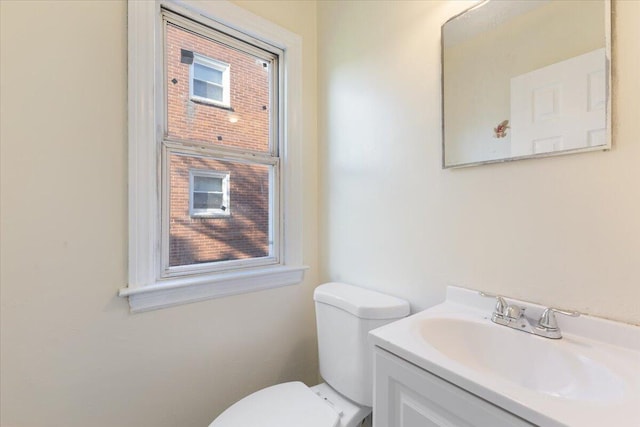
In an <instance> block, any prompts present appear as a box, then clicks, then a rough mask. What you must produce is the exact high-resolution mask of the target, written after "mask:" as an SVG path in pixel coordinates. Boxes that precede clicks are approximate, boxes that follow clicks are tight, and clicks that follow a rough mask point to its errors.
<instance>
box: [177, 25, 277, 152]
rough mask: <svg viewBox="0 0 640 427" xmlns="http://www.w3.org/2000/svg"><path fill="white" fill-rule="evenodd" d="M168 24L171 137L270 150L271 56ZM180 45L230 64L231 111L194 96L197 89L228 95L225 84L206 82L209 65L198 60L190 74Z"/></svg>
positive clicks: (211, 96) (215, 97)
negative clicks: (262, 56) (232, 45)
mask: <svg viewBox="0 0 640 427" xmlns="http://www.w3.org/2000/svg"><path fill="white" fill-rule="evenodd" d="M166 28H167V30H166V35H165V36H166V43H167V55H166V58H167V63H166V86H167V129H166V132H167V135H168V136H169V137H170V138H172V139H176V140H192V141H198V142H204V143H208V144H211V145H218V146H220V145H222V146H226V147H234V148H240V149H243V150H251V151H258V152H268V151H269V143H270V129H269V123H270V120H271V118H270V115H271V114H272V113H273V111H272V103H271V98H272V96H271V89H270V83H269V82H270V79H271V73H272V70H274V67H273V66H271V65H270V59H269V58H270V54H268V53H265V56H264V58H258V57H256V56H255V55H253V54H248V53H244V52H241V51H239V50H238V49H235V48H231V47H228V46H226V45H224V44H222V43H218V42H215V41H212V40H210V39H208V38H206V37H202V36H199V35H196V34H193V33H191V32H189V31H185V30H183V29H181V28H179V27H176V26H174V25H171V24H169V25H167V27H166ZM180 49H185V50H190V51H192V52H194V53H195V54H198V55H201V56H204V57H206V58H211V59H213V60H217V61H220V62H223V63H225V64H229V92H228V98H229V103H230V105H229V106H230V108H232V109H233V111H229V110H228V109H223V108H219V107H217V106H215V105H211V104H207V103H202V102H194V101H193V100H192V99H191V98H190V96H189V93H190V90H193V93H194V95H196V96H199V97H203V98H209V99H212V100H217V101H222V100H223V99H226V97H225V96H224V92H223V89H222V88H221V86H217V85H216V84H211V83H207V81H210V78H211V75H212V69H211V68H209V67H206V66H203V65H201V64H198V63H194V74H195V75H194V76H193V77H194V78H191V76H190V72H191V65H190V64H183V63H181V62H180ZM196 61H197V60H196ZM265 64H267V65H268V66H265ZM200 73H203V74H200ZM219 77H221V75H219ZM190 80H191V81H190ZM221 83H222V81H221ZM190 85H193V89H191V88H190Z"/></svg>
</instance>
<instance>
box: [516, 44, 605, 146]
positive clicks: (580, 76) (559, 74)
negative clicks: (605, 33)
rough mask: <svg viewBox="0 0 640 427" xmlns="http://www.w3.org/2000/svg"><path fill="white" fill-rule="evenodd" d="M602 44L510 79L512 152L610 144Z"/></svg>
mask: <svg viewBox="0 0 640 427" xmlns="http://www.w3.org/2000/svg"><path fill="white" fill-rule="evenodd" d="M605 66H606V57H605V50H604V49H597V50H594V51H592V52H589V53H586V54H584V55H580V56H576V57H574V58H571V59H568V60H565V61H562V62H558V63H556V64H553V65H549V66H547V67H544V68H540V69H537V70H534V71H531V72H529V73H525V74H522V75H519V76H516V77H513V78H512V79H511V129H512V135H511V156H513V157H517V156H527V155H531V154H540V153H548V152H554V151H562V150H572V149H577V148H586V147H593V146H598V145H603V144H606V132H605V131H606V74H605Z"/></svg>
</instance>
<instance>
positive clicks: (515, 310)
mask: <svg viewBox="0 0 640 427" xmlns="http://www.w3.org/2000/svg"><path fill="white" fill-rule="evenodd" d="M526 309H527V308H526V307H520V306H519V305H513V304H512V305H509V306H507V309H506V311H505V313H504V315H505V317H507V318H509V319H515V320H518V319H520V318H521V317H522V316H524V311H525V310H526Z"/></svg>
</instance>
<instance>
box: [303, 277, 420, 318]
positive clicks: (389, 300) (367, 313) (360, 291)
mask: <svg viewBox="0 0 640 427" xmlns="http://www.w3.org/2000/svg"><path fill="white" fill-rule="evenodd" d="M313 299H314V300H315V301H316V302H321V303H324V304H328V305H332V306H334V307H337V308H341V309H343V310H345V311H347V312H349V313H351V314H353V315H354V316H357V317H359V318H362V319H399V318H402V317H405V316H407V315H408V314H409V303H408V302H407V301H405V300H403V299H401V298H396V297H392V296H391V295H385V294H382V293H380V292H376V291H372V290H369V289H364V288H359V287H357V286H352V285H347V284H346V283H339V282H330V283H325V284H324V285H320V286H318V287H317V288H316V290H315V292H314V293H313Z"/></svg>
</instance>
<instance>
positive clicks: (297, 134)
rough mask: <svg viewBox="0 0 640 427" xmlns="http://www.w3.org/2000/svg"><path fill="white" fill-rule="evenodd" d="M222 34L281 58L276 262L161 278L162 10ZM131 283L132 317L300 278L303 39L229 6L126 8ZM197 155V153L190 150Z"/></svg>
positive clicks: (133, 4) (163, 0) (164, 3)
mask: <svg viewBox="0 0 640 427" xmlns="http://www.w3.org/2000/svg"><path fill="white" fill-rule="evenodd" d="M162 8H166V9H169V10H172V11H175V12H176V13H179V14H180V15H182V16H184V17H187V18H189V19H193V20H194V21H198V22H202V23H204V24H205V25H207V26H210V27H211V28H214V29H216V28H222V27H224V31H225V32H229V31H231V32H233V34H231V35H232V36H234V37H241V38H245V39H246V38H249V39H251V40H252V42H253V43H255V44H258V45H260V44H262V45H264V46H275V47H277V48H278V49H280V50H281V51H282V52H283V53H282V56H281V59H280V67H281V68H282V72H281V73H280V81H279V85H280V87H281V91H280V96H281V98H280V105H281V110H280V114H281V123H280V127H279V129H278V133H279V135H278V136H279V138H278V139H279V141H280V159H279V161H280V163H281V166H280V172H279V175H278V176H277V177H276V178H275V179H276V180H277V181H278V182H277V184H279V186H280V194H281V197H280V198H279V200H278V206H275V208H276V209H277V210H278V212H279V213H278V219H279V224H280V228H279V230H278V235H279V238H280V242H281V245H280V248H279V250H278V251H279V257H278V259H277V262H276V263H272V264H269V265H255V266H247V267H246V268H238V269H233V270H231V269H229V270H218V271H203V272H199V273H198V274H188V275H181V276H170V277H166V276H163V271H162V264H163V263H162V254H161V247H162V238H163V233H162V221H161V213H162V208H163V201H162V200H161V190H162V179H163V173H162V171H163V167H162V162H163V160H162V159H163V156H162V146H161V144H159V143H158V141H161V140H162V138H163V129H164V128H163V126H162V124H163V120H165V119H164V114H165V112H164V110H165V100H164V93H165V91H166V82H165V81H164V77H163V76H164V72H163V70H162V69H159V67H158V66H157V64H158V63H159V62H158V61H159V58H162V57H163V54H164V52H163V46H162V41H163V40H164V35H163V28H162V19H161V9H162ZM128 30H129V37H128V38H129V62H128V64H129V69H128V72H129V73H128V74H129V82H128V83H129V85H128V87H129V278H128V285H127V286H126V287H124V288H122V289H120V292H119V295H120V296H122V297H127V298H128V300H129V305H130V308H131V311H132V312H140V311H146V310H153V309H158V308H163V307H169V306H173V305H177V304H184V303H189V302H195V301H200V300H205V299H209V298H218V297H223V296H228V295H234V294H240V293H245V292H252V291H257V290H262V289H269V288H274V287H279V286H287V285H294V284H297V283H300V282H301V281H302V280H303V278H304V271H305V270H306V269H307V267H306V266H304V265H303V262H302V260H303V254H302V247H303V241H302V224H303V218H302V214H303V209H302V196H303V191H302V190H303V188H302V181H303V180H302V167H301V144H302V123H301V113H300V112H301V111H302V96H301V93H302V49H301V47H302V40H301V38H300V36H298V35H296V34H293V33H291V32H290V31H288V30H286V29H283V28H281V27H279V26H277V25H275V24H273V23H271V22H270V21H267V20H265V19H263V18H261V17H259V16H257V15H254V14H252V13H250V12H248V11H246V10H244V9H242V8H240V7H239V6H236V5H234V4H232V3H230V2H227V1H181V2H179V3H178V2H175V1H170V0H154V1H129V3H128ZM194 149H197V148H194Z"/></svg>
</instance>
